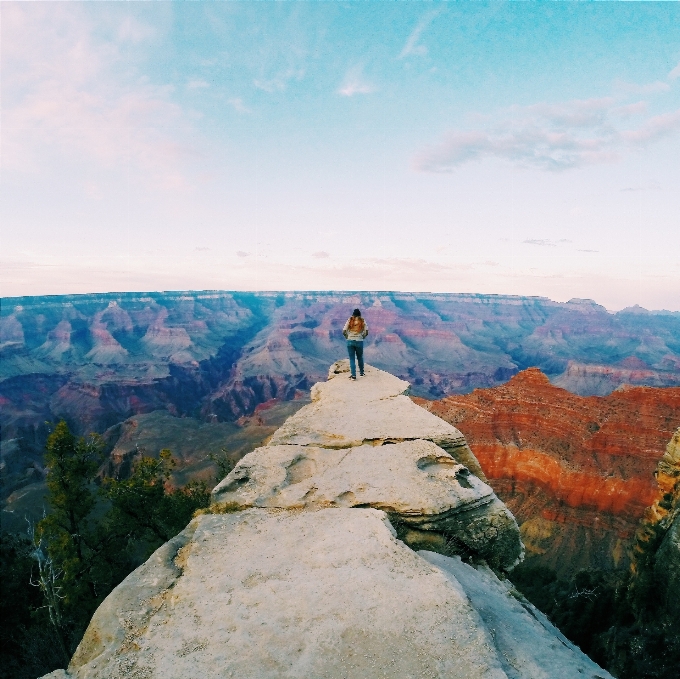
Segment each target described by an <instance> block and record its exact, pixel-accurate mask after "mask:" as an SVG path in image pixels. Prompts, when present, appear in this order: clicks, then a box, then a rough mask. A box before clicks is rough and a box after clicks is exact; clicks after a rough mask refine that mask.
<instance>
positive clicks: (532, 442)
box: [416, 368, 680, 575]
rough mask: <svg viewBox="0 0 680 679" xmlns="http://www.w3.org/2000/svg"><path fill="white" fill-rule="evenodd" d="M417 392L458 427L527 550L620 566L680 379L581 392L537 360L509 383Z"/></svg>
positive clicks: (655, 489) (547, 560)
mask: <svg viewBox="0 0 680 679" xmlns="http://www.w3.org/2000/svg"><path fill="white" fill-rule="evenodd" d="M416 401H417V402H418V403H419V404H420V405H421V406H423V407H424V408H426V409H428V410H429V411H430V412H433V413H435V414H436V415H438V416H439V417H442V418H443V419H445V420H446V421H448V422H450V423H452V424H453V425H454V426H456V427H458V428H459V429H460V430H461V431H462V432H463V433H464V434H465V436H466V438H467V440H468V442H469V444H470V447H471V448H472V450H473V452H474V454H475V455H476V457H477V458H478V459H479V462H480V464H481V466H482V469H483V470H484V473H485V474H486V476H487V478H488V479H489V483H490V484H491V485H492V486H493V488H494V490H495V491H496V492H497V493H498V495H499V497H501V498H502V499H503V501H504V502H505V503H506V504H507V505H508V507H509V508H510V510H511V511H512V512H513V514H514V515H515V516H516V517H517V520H518V522H519V523H520V529H521V531H522V538H523V540H524V543H525V546H526V548H527V553H528V555H529V556H530V557H532V558H534V559H536V560H537V561H538V562H540V563H542V564H544V565H546V566H549V567H550V568H552V569H554V570H555V571H557V572H558V573H559V574H561V575H569V574H572V573H573V572H574V571H576V570H579V569H581V568H588V567H600V568H617V567H618V568H623V567H626V566H627V564H628V562H629V552H630V548H631V546H632V543H633V538H634V535H635V531H636V528H637V526H638V523H639V522H640V519H641V518H642V517H643V515H644V514H645V510H646V508H647V507H649V506H651V505H653V504H654V503H655V502H657V501H658V500H659V499H660V498H661V496H662V495H663V494H664V492H667V490H666V491H664V489H663V487H662V486H663V484H661V485H660V484H659V482H658V481H657V476H656V475H655V473H656V470H657V464H658V463H659V461H660V460H661V458H662V456H663V455H664V451H665V450H666V445H667V443H668V441H669V440H670V439H671V437H672V435H673V432H674V430H675V429H676V428H677V427H678V425H680V389H679V388H665V389H658V388H651V387H622V388H619V389H617V390H616V391H614V392H612V393H611V394H609V395H608V396H604V397H597V396H590V397H582V396H578V395H575V394H572V393H570V392H568V391H566V390H564V389H561V388H559V387H556V386H555V385H553V384H551V383H550V381H549V380H548V378H547V377H546V376H545V375H544V374H543V373H542V372H541V371H540V370H539V369H537V368H531V369H528V370H525V371H523V372H521V373H519V374H517V375H515V376H514V377H512V378H511V379H510V380H509V381H508V383H507V384H505V385H503V386H500V387H495V388H493V389H480V390H476V391H473V392H472V393H471V394H467V395H456V396H448V397H446V398H444V399H441V400H439V401H425V400H422V399H416Z"/></svg>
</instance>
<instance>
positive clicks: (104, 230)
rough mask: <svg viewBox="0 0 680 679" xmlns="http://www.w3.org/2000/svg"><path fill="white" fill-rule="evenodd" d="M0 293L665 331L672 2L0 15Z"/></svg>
mask: <svg viewBox="0 0 680 679" xmlns="http://www.w3.org/2000/svg"><path fill="white" fill-rule="evenodd" d="M0 22H1V23H0V31H1V35H0V37H1V43H0V50H1V51H0V67H1V71H0V73H1V79H0V94H1V97H2V98H1V101H0V219H1V227H0V228H1V232H0V238H1V240H0V294H1V295H2V296H5V297H6V296H18V295H43V294H66V293H86V292H107V291H148V290H203V289H223V290H331V289H333V290H403V291H432V292H476V293H494V294H514V295H539V296H546V297H550V298H551V299H554V300H557V301H567V300H569V299H571V298H590V299H594V300H596V301H597V302H599V303H600V304H603V305H604V306H606V307H607V308H608V309H610V310H618V309H621V308H624V307H627V306H632V305H635V304H639V305H641V306H643V307H646V308H648V309H669V310H674V311H680V4H679V3H497V2H495V3H491V4H484V3H453V2H452V3H435V2H398V3H397V2H377V1H376V2H349V3H344V2H277V3H271V2H209V3H208V2H205V3H204V2H194V3H167V2H164V3H148V2H139V3H137V2H115V3H108V2H67V3H62V2H59V3H40V2H30V3H23V2H18V3H15V2H6V1H3V2H0Z"/></svg>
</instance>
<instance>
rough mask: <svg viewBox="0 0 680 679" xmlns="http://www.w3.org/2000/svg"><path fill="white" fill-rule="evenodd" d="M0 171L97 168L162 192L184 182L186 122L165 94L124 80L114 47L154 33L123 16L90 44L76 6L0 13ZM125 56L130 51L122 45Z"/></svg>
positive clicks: (90, 29)
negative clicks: (136, 177) (107, 35)
mask: <svg viewBox="0 0 680 679" xmlns="http://www.w3.org/2000/svg"><path fill="white" fill-rule="evenodd" d="M3 24H4V25H3V40H4V45H3V62H2V68H3V89H4V92H3V127H4V131H5V134H4V135H3V164H4V166H5V167H6V168H8V169H9V168H11V169H13V170H17V171H24V172H39V171H43V170H44V168H45V166H46V164H49V163H50V162H52V163H56V164H57V165H64V164H72V163H74V162H75V163H85V164H88V163H92V162H94V163H96V165H97V166H99V167H102V168H107V169H118V170H124V171H126V172H127V171H130V170H132V171H133V172H136V173H139V174H140V176H141V178H142V179H141V180H142V181H144V182H147V183H148V182H149V181H152V182H154V183H155V184H156V185H158V186H160V187H166V188H167V187H173V188H178V187H180V186H185V185H186V179H185V178H184V176H183V174H182V171H181V163H180V160H182V159H184V158H186V155H187V154H190V155H191V154H193V153H195V151H193V150H192V144H191V142H190V139H191V137H192V134H193V130H192V125H191V123H190V121H189V119H188V117H187V116H186V115H185V113H184V111H183V110H182V109H181V107H179V106H178V105H177V104H175V103H173V101H172V98H171V96H172V94H173V89H172V88H171V87H167V86H157V85H152V84H150V83H149V82H147V81H146V80H145V79H143V78H141V79H140V78H138V77H136V78H134V79H133V80H131V77H130V74H129V71H128V66H127V64H126V58H125V51H124V50H122V49H121V46H120V45H119V41H127V42H128V43H129V42H137V41H139V40H142V39H144V38H145V37H148V36H150V35H152V34H153V33H154V29H153V28H151V27H148V26H144V25H143V24H141V23H139V22H137V21H134V20H132V19H130V17H125V18H124V19H123V20H122V21H121V22H120V26H119V27H118V30H114V31H113V35H114V36H116V37H115V38H111V39H108V40H102V39H101V38H97V39H95V37H94V26H93V25H92V23H91V22H90V20H89V19H88V17H87V16H86V14H85V13H84V12H83V11H82V9H81V8H79V7H78V5H74V4H68V5H61V4H58V3H55V4H49V5H43V6H42V7H40V6H36V5H35V4H31V5H30V6H21V5H19V4H16V5H5V6H3ZM125 49H128V48H127V47H126V48H125Z"/></svg>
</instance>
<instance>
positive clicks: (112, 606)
mask: <svg viewBox="0 0 680 679" xmlns="http://www.w3.org/2000/svg"><path fill="white" fill-rule="evenodd" d="M407 387H408V385H407V384H405V383H403V382H401V381H399V380H396V379H395V378H394V377H393V376H391V375H388V374H386V373H382V372H381V371H378V370H377V369H374V368H370V367H369V368H368V369H367V372H366V377H365V378H363V379H361V380H358V381H357V382H350V381H349V380H348V379H347V374H346V373H345V372H344V371H343V364H335V365H334V366H333V368H332V370H331V374H330V379H329V380H328V381H327V382H325V383H323V384H319V385H317V386H316V387H315V388H314V390H313V399H314V400H313V402H312V403H311V404H310V405H309V406H306V407H305V408H303V409H302V410H301V411H299V412H298V413H296V415H294V416H293V417H291V418H289V420H288V421H287V422H286V423H285V424H284V425H283V427H281V428H280V429H279V430H278V431H277V432H276V433H275V434H274V436H273V437H272V440H271V442H270V443H269V444H268V445H266V446H263V447H260V448H258V449H257V450H255V451H253V452H252V453H250V454H248V455H246V456H245V457H244V458H243V459H242V460H241V462H240V463H239V465H238V466H237V467H236V468H235V469H234V470H233V471H232V472H231V473H230V474H229V475H228V476H227V477H226V478H225V479H224V480H223V481H222V482H221V483H220V484H219V485H218V486H217V487H216V488H215V490H214V491H213V505H212V507H211V510H210V512H209V513H206V514H202V515H200V516H197V517H196V518H195V519H194V520H193V521H191V523H190V524H189V525H188V526H187V528H186V529H185V530H184V531H183V532H182V533H180V534H179V535H178V536H177V537H175V538H174V539H173V540H171V541H169V542H168V543H166V544H165V545H163V546H162V547H161V548H160V549H159V550H157V551H156V552H155V553H154V554H153V555H152V557H151V558H150V559H149V560H148V561H147V562H146V563H145V564H143V565H142V566H141V567H140V568H138V569H137V570H136V571H134V572H133V573H132V574H130V575H129V576H128V578H126V580H125V581H124V582H123V583H121V585H119V586H118V587H117V588H116V589H115V590H114V591H113V592H112V593H111V594H110V595H109V597H107V599H106V600H105V601H104V602H103V603H102V605H101V606H100V607H99V609H98V610H97V611H96V613H95V615H94V617H93V619H92V621H91V623H90V626H89V627H88V629H87V631H86V633H85V636H84V638H83V640H82V641H81V643H80V645H79V647H78V649H77V651H76V653H75V655H74V657H73V659H72V661H71V664H70V666H69V668H68V672H65V671H61V674H58V675H53V676H54V679H67V678H69V677H77V678H78V679H123V677H140V678H141V677H143V678H145V679H155V678H159V679H160V678H161V677H162V678H163V679H166V678H167V679H180V678H181V679H185V678H186V677H194V676H196V677H205V678H207V679H213V678H214V679H218V678H220V679H221V678H222V677H239V678H240V679H243V678H248V677H253V678H258V679H259V678H262V679H265V678H266V679H275V678H276V679H278V678H280V677H284V678H290V679H293V678H299V677H308V678H309V679H317V678H320V677H326V678H328V679H337V678H338V677H345V678H347V679H367V678H368V679H373V678H375V679H378V678H379V677H380V678H384V677H390V678H393V679H402V678H404V677H413V678H416V677H422V678H423V679H424V678H425V677H427V678H435V679H438V678H441V679H444V678H445V677H446V678H451V677H459V678H461V679H463V678H465V679H470V678H471V679H477V678H479V679H506V678H513V679H514V678H518V679H524V678H526V679H534V678H536V677H551V678H557V679H572V678H573V679H577V678H578V679H582V678H583V677H588V678H590V679H596V678H599V679H609V678H610V675H609V674H607V673H606V672H605V671H603V670H602V669H600V668H599V667H598V666H597V665H595V664H594V663H593V662H592V661H591V660H589V659H588V658H587V657H586V656H585V655H583V654H582V653H581V652H580V651H579V650H578V649H577V648H575V647H574V646H573V645H571V644H570V643H569V642H568V641H567V640H566V639H565V638H564V637H563V636H562V635H561V634H560V633H559V632H558V631H557V630H556V629H555V628H554V627H553V626H552V625H551V624H550V623H549V622H548V621H547V619H545V618H544V617H543V616H542V615H541V614H540V613H539V612H538V611H536V609H535V608H533V607H532V606H531V604H529V603H528V602H526V601H525V600H524V599H523V597H522V596H521V594H519V593H518V592H517V591H515V590H514V589H513V588H512V587H511V585H509V583H508V581H507V580H500V579H499V577H498V575H497V574H500V575H501V577H502V571H503V570H504V569H509V568H511V567H512V566H513V565H514V564H515V563H516V562H517V561H518V560H519V559H520V558H521V555H522V545H521V541H520V539H519V531H518V528H517V524H516V523H515V521H514V518H513V517H512V515H511V514H510V513H509V511H508V510H507V508H506V507H505V506H504V505H503V503H502V502H500V500H498V498H497V497H496V496H495V495H494V493H493V491H492V490H491V488H490V487H489V486H488V485H487V484H486V483H485V482H484V481H482V480H481V479H480V478H478V477H477V476H475V474H473V473H472V472H471V471H470V469H469V468H468V467H467V466H465V465H464V464H462V463H461V461H460V460H457V459H455V458H454V457H453V455H452V454H450V453H448V452H447V451H446V450H444V449H443V448H442V447H440V446H438V445H437V444H436V443H435V442H434V441H433V440H432V439H433V438H436V437H439V436H443V435H445V440H446V441H449V442H450V441H455V442H457V445H458V446H459V447H460V446H462V445H463V444H464V440H463V439H462V436H461V435H460V432H458V431H457V430H456V429H455V428H453V427H451V426H450V425H446V423H441V424H439V423H437V422H436V420H437V418H436V417H435V416H433V415H431V414H429V413H425V411H423V410H422V409H419V408H418V406H416V405H415V404H413V403H412V402H410V401H409V400H408V399H407V398H406V397H405V396H403V393H402V392H403V391H404V390H405V389H406V388H407ZM402 399H404V400H402ZM380 403H383V404H384V403H387V404H390V403H396V404H397V405H396V406H395V410H396V411H397V412H398V417H396V418H394V420H393V421H392V424H391V422H390V419H389V408H386V407H385V408H384V409H383V410H381V409H380V408H381V406H379V405H378V404H380ZM374 407H375V409H376V418H375V421H374V422H372V423H371V420H370V418H367V419H366V420H362V419H361V417H359V416H358V412H359V411H361V412H365V411H368V413H369V414H370V412H371V409H372V408H374ZM333 408H335V409H336V410H337V415H338V418H339V419H340V421H341V422H346V423H348V427H347V430H343V428H342V427H339V428H338V427H337V426H336V424H337V423H336V424H333V420H332V412H333ZM353 409H356V410H357V417H354V418H353V417H352V411H353ZM305 410H306V411H307V412H305ZM315 414H318V417H316V415H315ZM410 414H412V415H413V417H412V419H410ZM423 415H426V417H423ZM349 424H352V426H351V427H350V426H349ZM430 435H431V436H432V438H428V436H430ZM305 437H306V438H305ZM284 441H290V442H289V443H288V442H284ZM329 442H330V443H331V445H328V446H326V445H324V444H325V443H329ZM343 443H344V444H345V445H343ZM454 448H455V447H454ZM466 454H467V455H469V456H471V457H472V459H474V456H472V453H470V452H469V450H468V451H467V452H466ZM409 535H410V537H409ZM414 536H415V537H414ZM424 547H427V549H423V548H424ZM417 549H420V550H421V551H416V550H417ZM461 557H462V558H461Z"/></svg>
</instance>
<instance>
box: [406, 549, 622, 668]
mask: <svg viewBox="0 0 680 679" xmlns="http://www.w3.org/2000/svg"><path fill="white" fill-rule="evenodd" d="M419 554H420V555H421V556H422V557H423V558H424V559H426V560H427V561H429V562H430V563H431V564H433V565H434V566H437V567H438V568H440V569H441V571H442V573H444V574H445V575H446V577H448V578H449V579H450V580H451V582H452V583H453V584H455V585H458V586H462V588H463V590H464V591H465V593H466V594H467V596H468V597H469V598H470V601H471V602H472V605H473V606H474V607H475V610H477V611H478V612H479V614H480V616H481V618H482V620H483V621H484V624H485V625H486V628H487V629H488V630H489V631H490V632H491V634H492V636H493V640H494V645H495V647H496V649H497V651H498V657H499V659H500V661H501V663H502V665H503V670H504V671H505V673H506V674H507V676H508V677H510V679H523V678H524V677H531V679H613V677H612V676H611V674H609V672H606V671H605V670H603V669H602V668H600V667H599V666H598V665H596V664H595V663H594V662H593V661H592V660H591V659H590V658H589V657H588V656H587V655H585V654H584V653H582V652H581V650H580V649H579V648H577V647H576V646H574V644H572V643H571V642H570V641H569V640H568V639H567V638H566V637H565V636H564V635H563V634H562V633H561V632H560V631H559V630H558V629H556V628H555V627H554V626H553V625H552V623H551V622H550V621H549V620H548V619H547V618H546V617H545V615H543V613H541V612H540V611H539V610H538V609H537V608H536V607H535V606H532V605H531V604H530V603H529V602H528V601H526V599H524V597H523V596H522V595H521V594H519V592H517V591H516V590H515V589H514V588H513V586H512V584H511V583H509V582H508V581H505V582H502V581H500V580H499V579H498V578H497V577H496V576H495V575H494V573H493V572H492V571H491V570H489V569H488V568H484V567H478V568H473V567H472V566H469V565H468V564H466V563H463V562H462V561H461V560H460V558H458V557H454V558H449V557H446V556H442V555H441V554H434V553H432V552H425V551H423V552H419Z"/></svg>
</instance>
